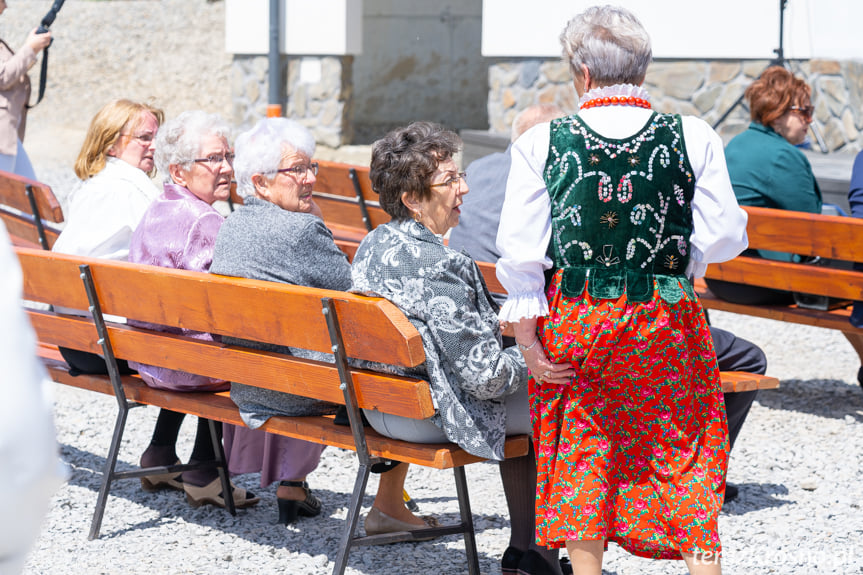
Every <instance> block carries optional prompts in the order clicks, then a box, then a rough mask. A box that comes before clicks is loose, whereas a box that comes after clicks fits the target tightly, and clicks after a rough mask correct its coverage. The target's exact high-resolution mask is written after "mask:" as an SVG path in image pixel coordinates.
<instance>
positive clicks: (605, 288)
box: [497, 6, 747, 575]
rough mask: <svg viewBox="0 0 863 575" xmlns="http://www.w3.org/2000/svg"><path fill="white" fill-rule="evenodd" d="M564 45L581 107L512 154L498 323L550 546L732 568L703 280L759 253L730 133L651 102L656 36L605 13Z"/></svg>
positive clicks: (724, 441)
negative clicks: (733, 173)
mask: <svg viewBox="0 0 863 575" xmlns="http://www.w3.org/2000/svg"><path fill="white" fill-rule="evenodd" d="M561 41H562V44H563V47H564V53H565V57H566V59H567V60H568V61H569V63H570V69H571V72H572V76H573V83H574V86H575V89H576V92H578V95H579V97H580V101H579V107H580V111H579V113H578V114H576V115H572V116H567V117H565V118H561V119H557V120H554V121H552V122H551V123H550V124H540V125H538V126H536V127H534V128H532V129H531V130H529V131H528V132H526V133H525V134H524V135H523V136H522V137H521V138H520V139H519V140H518V141H516V142H515V144H514V145H513V148H512V168H511V170H510V174H509V179H508V182H507V192H506V201H505V203H504V208H503V212H502V215H501V223H500V228H499V231H498V239H497V241H498V247H499V248H500V251H501V253H502V257H501V259H500V260H499V262H498V264H497V274H498V277H499V279H500V280H501V283H502V284H503V286H504V287H505V288H506V290H507V292H508V294H509V297H508V299H507V301H506V303H505V305H504V306H503V308H502V310H501V313H500V315H499V317H500V319H501V320H502V321H507V322H515V335H516V340H517V341H518V344H519V346H520V348H521V350H522V352H523V353H524V357H525V361H526V363H527V367H528V369H529V371H530V374H531V387H532V393H531V410H532V418H533V430H534V431H533V436H534V441H535V442H536V444H537V459H538V462H537V467H538V485H537V502H536V514H537V538H538V542H539V543H540V544H544V545H547V546H549V547H563V546H566V548H567V550H568V551H569V554H570V558H571V560H572V563H573V568H574V572H575V573H592V574H597V575H598V574H599V573H601V570H602V557H603V550H604V547H605V546H606V544H607V542H609V541H614V542H616V543H618V544H619V545H621V546H622V547H624V548H625V549H626V550H628V551H629V552H631V553H634V554H636V555H640V556H645V557H653V558H665V559H683V560H685V561H686V564H687V566H688V568H689V570H690V572H692V573H703V574H708V573H709V574H713V573H719V572H720V565H719V560H718V557H719V553H720V542H719V534H718V530H717V516H718V514H719V510H720V508H721V506H722V500H723V490H724V486H725V470H726V466H727V460H728V433H727V427H726V417H725V410H724V407H723V402H722V392H721V385H720V380H719V373H718V370H717V367H716V359H715V354H714V350H713V346H712V344H711V339H710V335H709V332H708V328H707V325H706V323H705V318H704V313H703V311H702V308H701V305H700V304H699V302H698V299H697V298H696V296H695V293H694V291H693V289H692V284H691V278H692V277H693V276H694V275H695V276H697V275H702V274H703V272H704V270H705V269H706V267H707V264H708V263H711V262H720V261H725V260H728V259H731V258H733V257H734V256H736V255H737V254H738V253H740V252H741V251H742V250H743V249H745V247H746V245H747V240H746V214H745V212H743V211H742V210H741V209H740V207H739V206H738V205H737V202H736V201H735V198H734V193H733V190H732V188H731V184H730V182H729V178H728V172H727V169H726V166H725V159H724V156H723V149H722V141H721V140H720V139H719V137H718V136H717V135H716V133H715V132H714V131H713V130H712V129H711V128H710V127H709V126H708V125H707V124H706V123H704V122H703V121H701V120H698V119H696V118H692V117H681V116H678V115H672V114H661V113H657V112H655V111H652V110H651V104H650V98H649V95H648V94H647V92H646V91H645V90H644V89H643V88H642V87H641V84H642V82H643V81H644V77H645V73H646V70H647V66H648V64H649V63H650V60H651V48H650V39H649V37H648V35H647V33H646V31H645V30H644V28H643V27H642V26H641V24H640V23H639V21H638V20H637V19H636V18H635V16H634V15H633V14H631V13H630V12H628V11H626V10H624V9H621V8H615V7H610V6H602V7H592V8H589V9H587V10H586V11H584V12H583V13H581V14H579V15H578V16H576V17H575V18H573V19H572V20H571V21H570V22H569V23H568V25H567V26H566V29H565V30H564V32H563V34H562V35H561Z"/></svg>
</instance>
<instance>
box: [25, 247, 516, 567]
mask: <svg viewBox="0 0 863 575" xmlns="http://www.w3.org/2000/svg"><path fill="white" fill-rule="evenodd" d="M16 251H17V253H18V256H19V258H20V261H21V267H22V270H23V275H24V298H25V299H27V300H31V301H39V302H44V303H48V304H52V305H54V306H63V307H66V308H74V309H89V310H90V311H91V312H92V317H82V316H73V315H62V314H58V313H55V312H53V311H36V310H28V313H29V316H30V320H31V322H32V324H33V327H34V329H35V331H36V333H37V335H38V339H39V342H40V346H41V356H42V358H43V361H44V363H45V365H46V366H47V368H48V370H49V372H50V374H51V376H52V377H53V379H54V380H55V381H57V382H59V383H63V384H66V385H71V386H75V387H79V388H84V389H89V390H92V391H97V392H100V393H108V394H112V395H114V396H115V397H116V399H117V402H118V414H117V419H116V423H115V428H114V436H113V438H112V441H111V445H110V447H109V452H108V456H107V458H106V464H105V470H104V475H103V478H102V484H101V488H100V491H99V496H98V501H97V505H96V510H95V512H94V516H93V520H92V523H91V529H90V535H89V537H90V539H93V538H95V537H98V535H99V530H100V527H101V520H102V515H103V512H104V509H105V503H106V501H107V496H108V493H109V490H110V487H111V483H112V482H113V481H115V480H119V479H129V478H138V477H141V476H143V475H148V474H152V473H164V472H177V471H182V470H186V469H189V468H190V467H189V466H188V465H173V466H166V467H158V468H147V469H135V470H131V471H120V472H118V471H116V470H115V467H116V463H117V457H118V452H119V447H120V442H121V441H122V438H123V431H124V428H125V422H126V418H127V415H128V412H129V409H130V408H131V407H134V406H137V405H153V406H158V407H161V408H166V409H170V410H174V411H179V412H183V413H187V414H191V415H196V416H199V417H205V418H208V419H211V420H216V421H221V422H225V423H230V424H234V425H243V422H242V420H241V418H240V416H239V412H238V409H237V407H236V406H235V405H234V403H233V402H232V401H231V400H230V397H229V395H228V393H227V392H224V393H203V392H196V393H181V392H173V391H165V390H157V389H152V388H150V387H147V386H146V385H145V384H144V383H143V382H142V381H141V380H140V378H139V377H137V376H120V375H119V374H118V372H117V370H116V363H115V360H114V358H115V357H117V358H123V359H127V360H132V361H137V362H141V363H147V364H155V365H161V366H164V367H168V368H171V369H180V370H184V371H187V372H191V373H199V374H202V375H205V376H209V377H215V378H221V379H225V380H228V381H236V382H240V383H244V384H247V385H254V386H258V387H264V388H268V389H272V390H277V391H283V392H288V393H294V394H299V395H303V396H307V397H313V398H317V399H322V400H326V401H331V402H333V403H339V404H344V405H346V406H347V408H348V416H349V420H350V427H346V426H340V425H336V424H335V423H334V418H333V417H332V416H322V417H273V418H270V419H269V421H268V422H267V423H266V424H265V425H264V426H263V427H262V429H263V430H264V431H268V432H271V433H277V434H281V435H285V436H289V437H295V438H299V439H304V440H307V441H312V442H315V443H320V444H325V445H330V446H334V447H339V448H343V449H350V450H354V451H356V452H357V455H358V459H359V469H358V471H357V475H356V480H355V487H354V491H353V493H352V495H351V499H350V506H349V510H348V514H347V521H346V522H345V528H344V532H343V534H342V537H341V544H340V547H339V550H338V556H337V559H336V562H335V565H334V567H333V573H336V574H341V573H343V572H344V569H345V566H346V564H347V561H348V556H349V553H350V550H351V548H352V547H353V546H357V545H370V544H380V543H391V542H395V541H410V540H416V539H419V538H422V537H423V536H429V535H451V534H459V533H461V534H463V537H464V541H465V547H466V551H467V562H468V570H469V572H470V573H471V574H478V573H479V562H478V557H477V553H476V544H475V539H474V528H473V519H472V515H471V510H470V501H469V497H468V490H467V484H466V481H465V472H464V466H465V465H467V464H470V463H474V462H477V461H481V458H478V457H476V456H473V455H471V454H469V453H467V452H465V451H464V450H463V449H461V448H460V447H458V446H457V445H455V444H451V443H447V444H434V445H424V444H414V443H409V442H405V441H398V440H393V439H389V438H387V437H384V436H381V435H379V434H377V433H375V432H374V431H373V430H372V429H371V428H364V427H363V425H362V422H361V417H360V411H359V409H360V408H365V409H376V410H380V411H383V412H387V413H393V414H398V415H402V416H406V417H412V418H420V419H421V418H427V417H430V416H431V415H432V414H434V412H435V409H434V405H433V402H432V395H431V391H430V389H429V384H428V383H427V382H426V381H424V380H421V379H415V378H409V377H400V376H394V375H390V374H386V373H380V372H375V371H369V370H364V369H358V368H355V367H351V366H350V365H349V364H348V361H347V358H349V357H350V358H355V359H360V360H370V361H375V362H383V363H387V364H391V365H396V366H402V367H413V366H417V365H419V364H421V363H423V361H424V360H425V356H424V352H423V347H422V341H421V339H420V336H419V334H418V332H417V331H416V329H415V328H414V327H413V326H412V325H411V323H410V322H409V321H408V320H407V318H406V317H405V316H404V315H403V314H402V313H401V312H400V311H399V310H398V309H397V308H396V307H395V306H394V305H393V304H391V303H390V302H388V301H386V300H383V299H379V298H368V297H363V296H360V295H354V294H348V293H344V292H336V291H328V290H320V289H313V288H305V287H299V286H291V285H286V284H281V283H273V282H263V281H255V280H246V279H240V278H226V277H221V276H214V275H209V274H205V273H197V272H189V271H182V270H173V269H165V268H159V267H152V266H144V265H136V264H129V263H125V262H110V261H105V260H96V259H89V258H79V257H73V256H68V255H63V254H54V253H51V252H45V251H40V250H35V249H28V248H17V249H16ZM273 310H278V313H274V312H273ZM104 314H111V315H119V316H123V317H127V318H133V319H136V320H139V321H144V322H149V323H155V324H162V325H168V326H177V327H184V328H188V329H192V330H196V331H204V332H210V333H214V334H218V335H220V336H231V337H237V338H244V339H247V340H254V341H262V342H267V343H272V344H278V345H288V346H293V347H299V348H304V349H311V350H317V351H323V352H327V353H331V354H334V355H333V359H332V361H330V362H320V361H312V360H306V359H302V358H298V357H294V356H290V355H282V354H278V353H272V352H264V351H257V350H253V349H248V348H243V347H237V346H229V345H223V344H221V343H215V342H204V341H200V340H197V339H193V338H188V337H183V336H178V335H171V334H167V333H164V332H158V331H151V330H147V329H141V328H136V327H131V326H128V325H125V324H117V323H111V322H106V321H105V320H104V317H103V315H104ZM56 346H62V347H68V348H73V349H79V350H84V351H89V352H94V353H101V354H103V355H104V356H105V357H106V358H108V365H109V368H110V370H111V375H110V376H87V375H81V376H77V377H71V376H70V375H69V374H68V372H67V366H66V364H64V363H63V362H62V360H61V359H60V356H59V354H58V352H57V349H56ZM528 442H529V438H528V436H526V435H522V436H514V437H510V438H508V439H507V441H506V445H505V454H506V456H507V457H517V456H522V455H525V454H526V453H527V452H528V446H529V443H528ZM383 459H392V460H397V461H406V462H409V463H413V464H417V465H424V466H428V467H433V468H437V469H452V470H453V472H454V475H455V487H456V494H457V497H458V502H459V510H460V522H459V523H458V524H456V525H445V526H441V527H435V528H427V529H421V530H417V531H413V532H403V533H396V534H387V535H379V536H372V537H357V536H355V531H356V528H357V523H358V517H359V514H360V508H361V503H362V499H363V495H364V493H365V489H366V483H367V481H368V476H369V468H370V466H371V465H372V464H374V463H376V462H378V461H381V460H383ZM217 464H218V466H219V471H220V475H221V476H222V481H223V489H225V492H227V490H228V483H227V476H226V474H225V469H224V456H223V454H221V453H220V454H219V461H218V462H217ZM227 501H228V502H229V503H232V501H231V499H230V498H227ZM229 511H232V512H233V509H229Z"/></svg>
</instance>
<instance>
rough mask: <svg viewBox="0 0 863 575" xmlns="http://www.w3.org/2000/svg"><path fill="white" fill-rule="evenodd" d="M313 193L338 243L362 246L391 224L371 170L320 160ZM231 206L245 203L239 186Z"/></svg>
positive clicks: (234, 193) (233, 195) (365, 167)
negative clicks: (374, 232)
mask: <svg viewBox="0 0 863 575" xmlns="http://www.w3.org/2000/svg"><path fill="white" fill-rule="evenodd" d="M312 193H313V196H314V198H315V203H317V204H318V206H320V208H321V211H322V212H323V214H324V221H325V222H326V223H327V227H328V228H330V231H332V232H333V237H334V238H335V239H337V240H346V241H352V242H359V241H360V240H362V239H363V237H365V235H366V234H367V233H368V232H370V231H372V230H373V229H374V228H376V227H377V226H379V225H381V224H385V223H386V222H388V221H390V216H389V215H388V214H387V213H386V212H385V211H384V210H383V209H382V208H381V207H380V202H378V195H377V194H376V193H375V192H374V191H373V190H372V183H371V181H370V180H369V168H368V166H357V165H352V164H342V163H339V162H328V161H325V160H319V161H318V175H317V183H316V184H315V189H314V190H313V192H312ZM230 203H231V206H232V208H233V205H235V204H236V205H241V204H242V203H243V198H241V197H240V195H239V194H237V191H236V184H235V185H234V186H232V188H231V201H230Z"/></svg>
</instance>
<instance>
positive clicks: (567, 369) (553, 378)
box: [521, 339, 575, 385]
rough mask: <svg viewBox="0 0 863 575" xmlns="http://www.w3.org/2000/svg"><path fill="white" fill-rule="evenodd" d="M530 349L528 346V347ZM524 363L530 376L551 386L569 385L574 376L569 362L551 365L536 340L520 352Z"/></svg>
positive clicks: (540, 343)
mask: <svg viewBox="0 0 863 575" xmlns="http://www.w3.org/2000/svg"><path fill="white" fill-rule="evenodd" d="M528 347H530V346H528ZM521 353H522V355H523V356H524V362H525V363H526V364H527V368H528V369H529V370H530V373H531V375H533V378H534V379H536V380H537V381H544V382H545V383H550V384H552V385H569V384H570V383H571V382H572V378H573V376H574V375H575V369H574V368H573V367H572V364H571V363H569V362H562V363H552V362H551V361H549V359H548V356H546V355H545V349H543V347H542V342H540V341H539V340H538V339H537V340H536V342H535V345H533V347H530V349H527V350H522V352H521Z"/></svg>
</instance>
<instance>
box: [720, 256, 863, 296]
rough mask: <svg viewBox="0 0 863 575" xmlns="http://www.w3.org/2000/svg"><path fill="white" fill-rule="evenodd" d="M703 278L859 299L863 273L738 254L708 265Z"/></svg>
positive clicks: (861, 293)
mask: <svg viewBox="0 0 863 575" xmlns="http://www.w3.org/2000/svg"><path fill="white" fill-rule="evenodd" d="M706 277H708V278H712V279H722V280H724V281H731V282H738V283H745V284H747V285H754V286H761V287H769V288H773V289H777V290H784V291H791V292H798V293H803V294H814V295H821V296H828V297H833V298H839V299H847V300H863V273H861V272H857V271H853V270H841V269H833V268H826V267H818V266H803V265H801V264H795V263H789V262H777V261H772V260H765V259H761V258H751V257H745V256H739V257H737V258H735V259H733V260H731V261H728V262H724V263H721V264H711V265H710V266H708V268H707V274H706Z"/></svg>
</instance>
